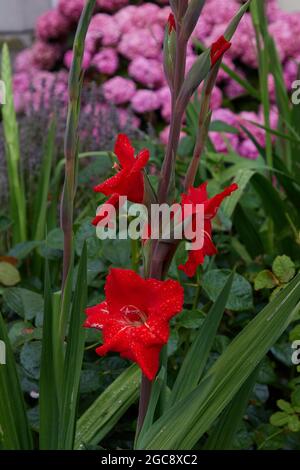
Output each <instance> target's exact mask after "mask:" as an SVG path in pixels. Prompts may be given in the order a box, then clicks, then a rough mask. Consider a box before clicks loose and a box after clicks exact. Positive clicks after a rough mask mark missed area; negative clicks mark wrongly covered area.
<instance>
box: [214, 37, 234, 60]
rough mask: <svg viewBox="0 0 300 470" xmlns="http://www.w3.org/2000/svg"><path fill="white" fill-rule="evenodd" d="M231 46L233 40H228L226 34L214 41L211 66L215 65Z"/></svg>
mask: <svg viewBox="0 0 300 470" xmlns="http://www.w3.org/2000/svg"><path fill="white" fill-rule="evenodd" d="M230 47H231V42H229V41H227V40H226V39H225V38H224V36H220V37H219V39H218V40H217V41H216V42H214V43H213V44H212V46H211V50H210V58H211V66H212V67H213V66H214V65H215V64H216V63H217V62H218V60H219V59H220V58H221V57H222V56H223V55H224V54H225V52H226V51H228V49H230Z"/></svg>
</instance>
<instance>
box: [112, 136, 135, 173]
mask: <svg viewBox="0 0 300 470" xmlns="http://www.w3.org/2000/svg"><path fill="white" fill-rule="evenodd" d="M115 154H116V155H117V157H118V160H119V162H120V163H121V165H122V167H123V168H126V167H129V168H130V167H131V166H132V165H133V164H134V161H135V158H134V148H133V147H132V145H131V142H130V140H129V138H128V137H127V135H126V134H119V135H118V138H117V141H116V144H115Z"/></svg>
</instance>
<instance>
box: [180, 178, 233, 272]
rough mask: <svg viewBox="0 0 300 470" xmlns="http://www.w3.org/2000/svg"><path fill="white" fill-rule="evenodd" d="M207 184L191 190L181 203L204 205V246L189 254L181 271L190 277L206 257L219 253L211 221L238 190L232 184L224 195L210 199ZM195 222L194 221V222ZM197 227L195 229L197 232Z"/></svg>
mask: <svg viewBox="0 0 300 470" xmlns="http://www.w3.org/2000/svg"><path fill="white" fill-rule="evenodd" d="M206 187H207V183H204V184H202V185H200V186H199V187H198V188H190V189H189V191H188V193H187V194H183V195H182V197H181V203H182V205H183V206H184V205H185V204H190V205H193V206H195V207H196V205H197V204H203V205H204V244H203V246H202V248H201V249H199V250H197V249H196V250H191V251H189V254H188V260H187V262H186V263H185V264H184V265H180V266H179V267H178V269H181V270H182V271H184V272H185V274H186V275H187V276H189V277H192V276H194V275H195V273H196V270H197V267H198V266H199V265H200V264H203V262H204V258H205V256H212V255H214V254H216V253H217V248H216V247H215V245H214V244H213V241H212V223H211V220H212V219H213V218H214V217H215V216H216V214H217V212H218V209H219V207H220V205H221V203H222V201H223V199H225V197H227V196H230V194H231V193H232V192H233V191H236V190H237V189H238V185H237V184H232V185H230V186H229V187H228V188H226V189H225V190H224V191H223V192H222V193H220V194H217V195H216V196H214V197H212V198H211V199H208V195H207V189H206ZM192 222H194V220H193V221H192ZM196 230H197V227H195V231H196Z"/></svg>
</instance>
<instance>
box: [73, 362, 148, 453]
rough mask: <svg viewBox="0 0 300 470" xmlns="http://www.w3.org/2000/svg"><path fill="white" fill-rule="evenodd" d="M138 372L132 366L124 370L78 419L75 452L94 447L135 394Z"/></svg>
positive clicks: (136, 396) (127, 406)
mask: <svg viewBox="0 0 300 470" xmlns="http://www.w3.org/2000/svg"><path fill="white" fill-rule="evenodd" d="M140 382H141V372H140V369H139V368H138V367H137V366H136V365H132V366H130V367H129V368H128V369H126V370H125V372H123V373H122V374H121V375H120V376H119V377H118V378H117V379H116V380H115V381H114V382H113V383H112V384H111V385H110V386H109V387H107V389H106V390H105V391H104V392H103V393H102V394H101V395H100V396H99V398H97V400H96V401H95V402H94V403H93V404H92V405H91V406H90V407H89V408H88V410H87V411H86V412H85V413H84V414H83V415H82V416H81V418H80V419H79V420H78V423H77V429H76V440H75V447H74V448H75V449H82V448H84V446H85V445H88V444H90V445H93V444H98V443H99V442H100V441H101V440H102V439H103V438H104V437H105V436H106V434H107V433H108V432H109V431H111V429H112V428H113V427H114V426H115V424H116V423H117V422H118V421H119V419H120V418H121V416H122V415H123V414H124V413H125V411H127V409H128V408H129V407H130V406H131V405H132V404H133V403H135V402H136V400H137V399H138V395H139V388H140Z"/></svg>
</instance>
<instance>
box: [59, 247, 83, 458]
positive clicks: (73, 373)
mask: <svg viewBox="0 0 300 470" xmlns="http://www.w3.org/2000/svg"><path fill="white" fill-rule="evenodd" d="M86 304H87V249H86V244H84V247H83V250H82V255H81V259H80V264H79V268H78V275H77V282H76V288H75V295H74V299H73V305H72V312H71V318H70V326H69V333H68V342H67V349H66V357H65V363H64V383H63V387H62V393H63V399H62V416H61V420H60V442H59V446H60V448H61V449H65V450H71V449H72V448H73V443H74V437H75V427H76V412H77V402H78V391H79V382H80V373H81V368H82V359H83V353H84V342H85V329H84V328H83V326H82V325H83V322H84V309H85V307H86Z"/></svg>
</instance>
